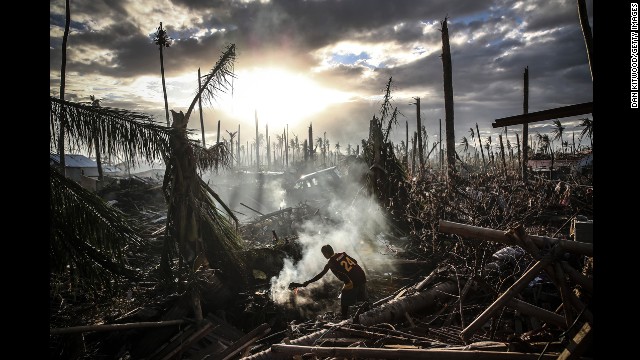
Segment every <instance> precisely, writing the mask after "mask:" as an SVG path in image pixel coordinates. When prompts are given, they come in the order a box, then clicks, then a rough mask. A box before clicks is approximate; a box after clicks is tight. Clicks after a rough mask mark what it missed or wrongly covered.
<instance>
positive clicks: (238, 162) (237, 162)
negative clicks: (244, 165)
mask: <svg viewBox="0 0 640 360" xmlns="http://www.w3.org/2000/svg"><path fill="white" fill-rule="evenodd" d="M237 143H238V145H236V146H237V147H238V149H237V150H238V151H236V152H237V153H238V159H237V161H236V164H238V166H240V124H238V142H237Z"/></svg>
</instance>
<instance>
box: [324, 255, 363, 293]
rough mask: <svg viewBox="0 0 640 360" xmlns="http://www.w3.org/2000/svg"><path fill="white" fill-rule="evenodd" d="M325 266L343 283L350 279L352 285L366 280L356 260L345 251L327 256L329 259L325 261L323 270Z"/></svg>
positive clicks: (357, 284)
mask: <svg viewBox="0 0 640 360" xmlns="http://www.w3.org/2000/svg"><path fill="white" fill-rule="evenodd" d="M327 268H329V270H331V272H332V273H333V274H334V275H335V276H336V277H337V278H338V279H340V280H342V281H343V282H344V283H345V284H346V283H348V282H349V281H352V282H353V286H359V285H362V284H364V283H365V282H367V277H366V276H365V274H364V270H362V268H361V267H360V265H358V262H357V261H356V260H355V259H354V258H352V257H351V256H349V255H347V253H344V252H341V253H335V254H333V255H332V256H331V257H330V258H329V261H327V265H325V270H327ZM323 272H326V271H323Z"/></svg>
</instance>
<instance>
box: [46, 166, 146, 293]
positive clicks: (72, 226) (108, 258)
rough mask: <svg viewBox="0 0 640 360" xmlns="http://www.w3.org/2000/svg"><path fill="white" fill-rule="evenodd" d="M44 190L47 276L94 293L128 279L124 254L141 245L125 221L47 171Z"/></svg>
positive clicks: (117, 212) (52, 170)
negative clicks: (66, 280)
mask: <svg viewBox="0 0 640 360" xmlns="http://www.w3.org/2000/svg"><path fill="white" fill-rule="evenodd" d="M49 186H50V187H49V206H50V212H49V267H50V275H51V276H52V277H54V278H56V277H57V278H59V279H60V278H68V279H69V280H70V282H71V284H72V285H73V286H74V287H81V288H84V289H85V290H88V291H91V292H94V293H97V292H99V291H100V290H101V289H105V290H111V289H112V286H113V285H114V282H113V280H116V282H118V281H120V280H124V279H134V278H135V277H136V273H135V271H134V270H132V269H131V268H129V267H128V265H127V262H126V258H125V256H124V254H125V253H126V252H127V248H128V247H129V246H135V245H140V244H142V242H143V240H142V238H140V236H139V235H138V231H137V229H136V228H135V227H134V226H132V225H131V224H130V223H129V222H128V221H127V220H126V217H125V215H124V214H123V213H122V212H120V210H118V209H116V208H115V207H112V206H109V205H107V204H106V202H105V201H104V200H103V199H102V198H100V197H99V196H97V195H96V194H94V193H93V192H91V191H89V190H87V189H85V188H83V187H82V186H80V185H79V184H78V183H76V182H75V181H73V180H71V179H70V178H67V177H65V176H63V175H62V174H61V173H60V172H59V171H58V170H57V169H56V168H54V167H53V166H51V167H50V169H49ZM61 282H64V281H61Z"/></svg>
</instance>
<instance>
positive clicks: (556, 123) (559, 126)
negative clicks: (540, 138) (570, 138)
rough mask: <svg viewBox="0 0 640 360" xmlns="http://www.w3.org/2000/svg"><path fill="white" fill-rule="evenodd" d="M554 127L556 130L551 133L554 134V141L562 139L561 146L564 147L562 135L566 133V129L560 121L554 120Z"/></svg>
mask: <svg viewBox="0 0 640 360" xmlns="http://www.w3.org/2000/svg"><path fill="white" fill-rule="evenodd" d="M553 125H554V126H555V128H554V129H553V131H552V132H551V133H552V134H553V140H558V139H560V146H562V144H563V142H564V141H563V140H562V133H563V132H564V130H565V127H564V126H562V123H561V122H560V120H558V119H555V120H553Z"/></svg>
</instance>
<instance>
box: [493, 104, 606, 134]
mask: <svg viewBox="0 0 640 360" xmlns="http://www.w3.org/2000/svg"><path fill="white" fill-rule="evenodd" d="M592 112H593V101H590V102H586V103H582V104H575V105H567V106H561V107H558V108H553V109H547V110H542V111H535V112H531V113H528V114H520V115H513V116H507V117H504V118H500V119H496V120H494V122H493V124H491V126H493V127H494V128H499V127H503V126H511V125H518V124H528V123H532V122H536V121H544V120H552V119H558V118H564V117H569V116H577V115H584V114H591V113H592Z"/></svg>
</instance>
